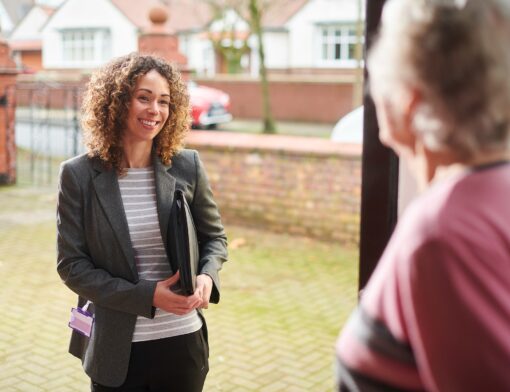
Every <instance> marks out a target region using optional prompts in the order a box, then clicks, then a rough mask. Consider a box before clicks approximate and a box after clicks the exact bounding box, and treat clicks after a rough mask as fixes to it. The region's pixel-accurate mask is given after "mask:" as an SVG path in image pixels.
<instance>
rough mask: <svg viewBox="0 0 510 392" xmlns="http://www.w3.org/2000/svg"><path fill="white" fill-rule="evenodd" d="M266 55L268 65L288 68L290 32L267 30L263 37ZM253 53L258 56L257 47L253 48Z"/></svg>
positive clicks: (269, 66)
mask: <svg viewBox="0 0 510 392" xmlns="http://www.w3.org/2000/svg"><path fill="white" fill-rule="evenodd" d="M262 39H263V41H264V50H265V56H266V67H268V68H287V67H289V66H290V61H289V60H290V49H291V48H290V45H289V33H288V32H287V31H281V32H267V33H264V35H263V37H262ZM252 55H256V56H258V53H257V48H256V47H255V48H254V49H253V52H252Z"/></svg>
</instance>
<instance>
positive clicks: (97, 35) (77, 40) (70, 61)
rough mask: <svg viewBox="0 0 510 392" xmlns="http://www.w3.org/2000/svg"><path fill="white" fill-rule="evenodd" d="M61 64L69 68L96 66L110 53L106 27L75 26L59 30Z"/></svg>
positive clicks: (109, 36) (105, 59) (104, 60)
mask: <svg viewBox="0 0 510 392" xmlns="http://www.w3.org/2000/svg"><path fill="white" fill-rule="evenodd" d="M60 35H61V40H62V64H63V65H64V66H65V67H70V68H85V67H97V66H100V65H102V64H104V62H106V61H107V60H108V59H109V58H111V54H112V45H111V32H110V29H108V28H83V29H80V28H76V29H64V30H61V31H60Z"/></svg>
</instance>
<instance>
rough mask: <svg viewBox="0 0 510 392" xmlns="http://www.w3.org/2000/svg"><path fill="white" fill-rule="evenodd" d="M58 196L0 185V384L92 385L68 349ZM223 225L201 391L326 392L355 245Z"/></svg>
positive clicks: (347, 307)
mask: <svg viewBox="0 0 510 392" xmlns="http://www.w3.org/2000/svg"><path fill="white" fill-rule="evenodd" d="M54 203H55V197H54V192H53V191H52V190H49V191H48V190H46V191H44V192H43V191H37V190H34V189H30V188H10V189H5V188H3V189H2V188H0V276H2V278H3V279H2V284H1V285H0V391H24V392H31V391H52V392H53V391H55V392H59V391H88V390H89V387H88V379H87V377H86V376H85V375H84V373H83V372H82V369H81V365H80V363H79V361H78V360H77V359H75V358H74V357H72V356H71V355H70V354H68V353H67V342H68V338H69V333H70V332H69V329H68V327H67V322H68V317H69V310H70V307H71V306H74V303H75V295H74V294H73V293H72V292H70V291H69V290H68V289H67V288H66V287H65V286H64V285H63V284H62V283H61V282H60V280H59V277H58V275H57V273H56V271H55V229H54V228H55V223H54ZM227 228H228V232H229V237H230V242H231V244H237V245H235V246H234V247H233V249H231V251H230V253H231V257H230V261H229V263H227V264H226V265H225V270H224V272H223V274H222V283H223V288H222V301H221V303H220V305H217V306H212V307H211V308H210V309H209V310H207V311H206V317H207V320H208V324H209V329H210V345H211V357H210V368H211V371H210V373H209V376H208V379H207V382H206V386H205V391H236V392H237V391H261V392H272V391H285V392H287V391H290V392H292V391H296V392H298V391H332V390H333V389H334V386H333V378H334V377H333V343H334V340H335V336H336V335H337V333H338V330H339V328H340V326H341V325H342V323H343V322H344V321H345V318H346V317H347V315H348V313H349V312H350V311H351V309H352V307H353V306H354V303H355V296H356V293H355V290H356V270H357V268H356V265H355V264H356V263H355V259H356V256H355V252H354V251H350V253H349V251H347V253H346V254H347V256H345V255H344V254H343V253H342V252H343V250H342V249H341V248H340V247H337V246H334V245H331V244H320V243H317V242H316V241H311V240H308V239H304V238H296V237H289V236H284V235H274V234H266V233H262V232H259V231H255V230H248V229H242V228H237V227H232V228H231V227H227ZM275 244H276V245H275ZM308 249H312V251H311V252H309V251H308ZM315 252H316V253H315ZM341 253H342V255H341ZM253 260H258V261H257V262H253ZM183 392H185V391H183Z"/></svg>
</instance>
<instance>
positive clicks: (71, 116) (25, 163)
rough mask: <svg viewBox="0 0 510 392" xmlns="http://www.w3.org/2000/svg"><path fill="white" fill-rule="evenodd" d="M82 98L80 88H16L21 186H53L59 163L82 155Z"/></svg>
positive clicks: (34, 85)
mask: <svg viewBox="0 0 510 392" xmlns="http://www.w3.org/2000/svg"><path fill="white" fill-rule="evenodd" d="M80 96H81V88H80V87H78V86H68V85H62V84H57V83H21V84H17V85H16V90H15V107H16V110H15V134H16V146H17V179H18V181H17V182H18V184H31V185H52V184H54V183H55V181H56V178H57V174H58V166H59V163H60V162H61V161H62V160H64V159H66V158H69V157H71V156H74V155H77V154H79V153H80V152H82V151H83V146H82V143H81V131H80V125H79V99H80Z"/></svg>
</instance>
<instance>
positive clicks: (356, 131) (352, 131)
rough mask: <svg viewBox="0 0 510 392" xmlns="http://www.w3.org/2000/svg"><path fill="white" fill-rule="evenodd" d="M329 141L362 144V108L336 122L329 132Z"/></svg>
mask: <svg viewBox="0 0 510 392" xmlns="http://www.w3.org/2000/svg"><path fill="white" fill-rule="evenodd" d="M331 140H332V141H334V142H339V143H352V144H361V143H363V106H360V107H358V108H356V109H354V110H353V111H351V112H349V113H347V114H346V115H345V116H343V117H342V118H341V119H340V120H338V122H337V123H336V125H335V127H334V128H333V131H332V132H331Z"/></svg>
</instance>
